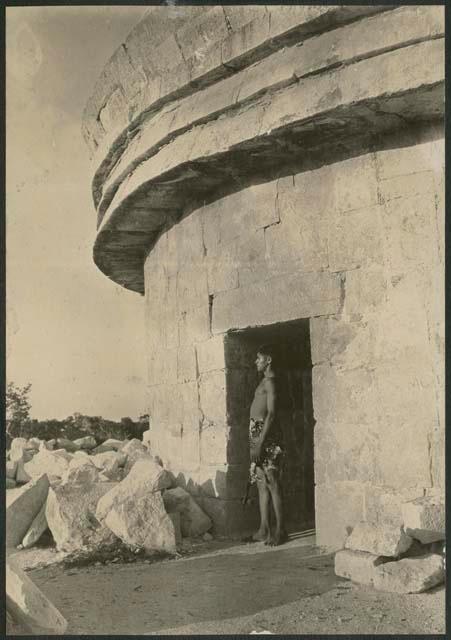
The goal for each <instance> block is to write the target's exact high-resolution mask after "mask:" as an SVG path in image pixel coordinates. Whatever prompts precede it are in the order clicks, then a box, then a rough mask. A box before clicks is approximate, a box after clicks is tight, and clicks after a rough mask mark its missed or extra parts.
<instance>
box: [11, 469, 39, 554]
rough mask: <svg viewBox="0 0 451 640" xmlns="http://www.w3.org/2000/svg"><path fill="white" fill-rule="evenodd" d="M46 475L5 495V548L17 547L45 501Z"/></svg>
mask: <svg viewBox="0 0 451 640" xmlns="http://www.w3.org/2000/svg"><path fill="white" fill-rule="evenodd" d="M48 491H49V480H48V478H47V476H46V475H42V476H41V477H40V478H37V479H35V480H34V481H32V482H29V483H28V484H26V485H25V486H24V487H21V488H20V489H11V490H10V491H8V493H7V494H6V538H5V544H6V547H17V545H18V544H20V543H21V542H22V539H23V537H24V535H25V534H26V532H27V531H28V529H29V527H30V526H31V524H32V522H33V520H34V519H35V517H36V516H37V515H38V513H39V511H40V510H41V507H42V505H43V504H45V501H46V499H47V494H48Z"/></svg>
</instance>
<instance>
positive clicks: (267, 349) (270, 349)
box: [257, 344, 277, 365]
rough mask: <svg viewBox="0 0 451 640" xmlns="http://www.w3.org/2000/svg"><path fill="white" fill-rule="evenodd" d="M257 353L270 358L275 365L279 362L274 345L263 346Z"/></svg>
mask: <svg viewBox="0 0 451 640" xmlns="http://www.w3.org/2000/svg"><path fill="white" fill-rule="evenodd" d="M257 353H261V355H262V356H270V357H271V361H272V364H273V365H274V364H275V362H276V360H277V356H276V349H275V347H274V345H272V344H261V345H260V346H259V347H258V349H257Z"/></svg>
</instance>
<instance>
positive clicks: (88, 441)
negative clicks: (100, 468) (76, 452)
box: [74, 436, 97, 451]
mask: <svg viewBox="0 0 451 640" xmlns="http://www.w3.org/2000/svg"><path fill="white" fill-rule="evenodd" d="M74 444H76V445H77V447H78V448H79V449H86V450H87V451H90V450H91V449H95V447H96V446H97V442H96V439H95V438H94V436H84V438H77V439H76V440H74Z"/></svg>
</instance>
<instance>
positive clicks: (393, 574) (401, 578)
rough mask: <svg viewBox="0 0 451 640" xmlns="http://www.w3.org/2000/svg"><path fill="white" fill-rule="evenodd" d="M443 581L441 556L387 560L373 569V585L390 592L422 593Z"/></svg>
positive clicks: (432, 555) (443, 572)
mask: <svg viewBox="0 0 451 640" xmlns="http://www.w3.org/2000/svg"><path fill="white" fill-rule="evenodd" d="M444 582H445V570H444V565H443V558H442V557H441V556H439V555H435V554H431V555H425V556H422V557H419V558H403V559H402V560H397V561H396V562H387V563H385V564H383V565H381V566H379V567H376V568H375V570H374V580H373V585H374V588H375V589H378V590H379V591H389V592H391V593H422V592H423V591H427V590H428V589H432V588H433V587H435V586H437V585H439V584H443V583H444Z"/></svg>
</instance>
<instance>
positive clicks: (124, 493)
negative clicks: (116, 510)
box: [96, 456, 173, 521]
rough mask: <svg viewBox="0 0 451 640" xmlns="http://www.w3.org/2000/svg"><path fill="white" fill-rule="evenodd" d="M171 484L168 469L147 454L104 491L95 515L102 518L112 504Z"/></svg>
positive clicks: (171, 478) (138, 496)
mask: <svg viewBox="0 0 451 640" xmlns="http://www.w3.org/2000/svg"><path fill="white" fill-rule="evenodd" d="M172 484H173V476H172V474H170V473H169V472H168V471H166V470H165V469H163V468H162V467H160V466H159V465H157V464H155V462H153V460H152V459H151V458H150V457H149V456H148V457H147V458H142V459H140V460H138V461H137V462H136V463H135V464H134V466H133V468H132V470H131V471H130V473H129V474H128V476H127V477H126V478H124V480H122V482H119V484H116V485H115V487H114V488H113V489H111V491H109V492H108V493H106V494H105V495H104V496H103V497H102V498H101V499H100V500H99V504H98V505H97V510H96V516H97V518H98V519H99V520H101V521H102V520H104V519H105V518H106V516H107V514H108V512H109V511H110V510H111V509H112V508H113V506H115V505H118V504H120V503H121V502H123V501H125V500H128V499H129V498H134V499H138V498H141V497H142V496H144V495H148V494H151V493H155V492H157V491H161V490H162V489H167V488H168V487H171V486H172Z"/></svg>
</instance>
